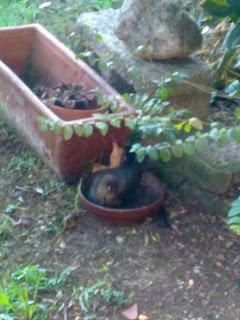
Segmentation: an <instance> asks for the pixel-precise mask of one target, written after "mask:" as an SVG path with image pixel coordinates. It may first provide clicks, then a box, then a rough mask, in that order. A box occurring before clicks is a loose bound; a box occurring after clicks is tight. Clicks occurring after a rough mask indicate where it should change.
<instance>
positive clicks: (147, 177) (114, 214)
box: [80, 172, 165, 225]
mask: <svg viewBox="0 0 240 320" xmlns="http://www.w3.org/2000/svg"><path fill="white" fill-rule="evenodd" d="M88 183H89V180H88V179H86V180H85V181H83V184H82V190H81V192H80V201H81V204H83V206H84V207H85V208H86V209H87V210H88V211H90V212H92V213H93V214H95V215H96V216H98V217H100V218H101V219H102V220H104V221H106V222H108V223H111V224H115V225H131V224H135V223H140V222H143V221H144V220H145V219H146V218H147V217H149V216H152V215H154V214H156V213H158V211H159V209H160V206H161V204H162V202H163V199H164V193H165V188H164V186H163V184H162V183H161V182H160V180H159V179H158V178H157V177H155V176H154V175H152V174H151V173H149V172H145V173H143V176H142V182H141V183H142V184H143V185H144V186H145V187H147V188H151V192H154V194H155V199H156V200H155V201H154V202H152V203H150V204H148V205H145V206H142V207H140V208H134V209H125V208H124V209H115V208H107V207H103V206H100V205H96V204H94V203H93V202H91V201H89V200H88V199H87V198H86V196H85V195H84V190H86V188H87V185H88Z"/></svg>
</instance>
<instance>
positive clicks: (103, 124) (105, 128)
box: [95, 121, 109, 136]
mask: <svg viewBox="0 0 240 320" xmlns="http://www.w3.org/2000/svg"><path fill="white" fill-rule="evenodd" d="M95 126H96V127H97V128H98V129H99V131H100V132H101V133H102V134H103V135H104V136H105V135H106V134H107V133H108V129H109V126H108V124H107V123H106V122H100V121H99V122H96V123H95Z"/></svg>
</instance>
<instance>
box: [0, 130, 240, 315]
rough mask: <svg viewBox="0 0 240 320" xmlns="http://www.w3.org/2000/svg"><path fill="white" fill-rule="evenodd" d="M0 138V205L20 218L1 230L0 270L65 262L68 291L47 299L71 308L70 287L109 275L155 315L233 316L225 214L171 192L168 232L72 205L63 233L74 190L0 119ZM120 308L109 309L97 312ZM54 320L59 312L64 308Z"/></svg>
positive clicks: (233, 273)
mask: <svg viewBox="0 0 240 320" xmlns="http://www.w3.org/2000/svg"><path fill="white" fill-rule="evenodd" d="M0 145H1V157H0V212H4V213H5V212H6V209H7V208H11V207H9V206H10V205H15V209H13V210H12V211H11V213H9V214H10V215H11V217H12V218H13V219H15V220H19V219H22V220H23V221H25V222H26V224H25V225H23V226H12V225H8V231H7V233H5V235H4V236H3V235H1V242H0V252H1V254H0V257H1V266H0V268H1V271H2V272H6V270H11V269H14V268H15V266H16V265H22V266H23V265H26V264H34V263H38V264H40V265H41V266H44V267H46V268H47V269H49V270H52V271H54V272H56V273H58V272H61V271H62V270H64V269H65V268H67V267H69V266H72V268H73V270H74V272H73V278H72V281H71V282H69V283H68V285H67V286H66V288H65V289H66V290H65V291H64V292H63V293H62V295H60V294H59V297H50V298H49V299H50V300H51V301H53V303H54V304H59V303H60V302H61V303H65V305H66V306H68V305H69V302H70V301H71V300H72V293H73V287H75V288H79V287H81V286H84V287H88V286H91V285H92V284H94V283H96V282H97V281H99V280H102V279H106V278H107V279H108V281H111V282H112V283H114V286H115V287H116V288H117V289H118V290H119V291H121V292H123V293H124V294H125V296H127V297H128V298H129V299H130V300H131V302H132V303H134V302H137V303H138V304H139V309H140V312H141V313H145V314H147V315H148V316H149V317H150V319H152V320H159V319H163V320H165V319H173V320H178V319H179V320H182V319H204V320H205V319H221V320H222V319H223V320H225V319H226V320H237V319H239V317H240V298H239V297H240V287H239V285H237V282H236V281H237V279H238V278H240V257H239V245H240V240H239V238H237V237H234V236H233V235H232V234H230V232H229V230H228V229H227V227H226V225H225V223H224V222H223V221H222V219H220V218H218V217H211V216H209V215H206V214H204V213H200V212H186V211H185V210H183V209H182V208H181V205H180V204H179V202H178V200H177V199H176V198H175V197H173V196H171V195H170V197H169V198H168V199H169V200H168V201H169V203H170V205H169V206H170V207H171V217H172V221H173V227H172V229H163V228H162V227H161V225H160V224H159V222H158V221H146V222H145V223H144V224H141V225H136V226H133V227H113V226H111V225H106V224H104V223H102V222H101V221H99V220H98V219H97V218H95V217H94V216H92V215H91V214H90V213H88V212H86V211H84V210H83V209H81V208H79V209H78V210H77V220H76V223H75V224H73V225H72V227H74V228H72V227H70V229H69V230H66V229H64V226H66V224H65V222H66V221H67V219H68V217H69V216H72V215H73V214H74V213H75V207H74V196H75V192H76V187H75V186H66V185H65V184H64V183H63V182H61V181H59V180H58V179H57V177H56V176H55V175H54V174H53V173H52V172H50V171H49V170H48V169H47V168H46V167H45V166H44V165H43V164H42V162H41V161H40V160H39V159H37V158H36V157H34V156H33V155H32V154H31V153H29V151H28V150H27V149H25V147H24V146H23V145H22V143H21V142H20V141H19V140H17V139H16V138H15V136H14V135H13V134H12V132H11V131H9V129H7V128H6V126H5V125H4V124H2V126H1V135H0ZM26 155H27V156H26ZM13 208H14V207H13ZM67 313H68V319H76V315H78V316H79V317H80V318H79V319H84V316H86V315H87V313H86V312H84V311H83V310H82V309H81V307H80V305H79V304H76V305H75V307H74V309H73V308H72V307H69V308H67ZM120 314H121V309H119V308H116V307H114V306H109V307H108V308H107V309H106V310H105V311H99V313H98V314H97V319H111V320H112V319H122V318H121V315H120ZM54 319H63V315H62V311H59V313H57V314H56V315H55V316H54Z"/></svg>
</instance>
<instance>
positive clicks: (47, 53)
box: [0, 24, 133, 181]
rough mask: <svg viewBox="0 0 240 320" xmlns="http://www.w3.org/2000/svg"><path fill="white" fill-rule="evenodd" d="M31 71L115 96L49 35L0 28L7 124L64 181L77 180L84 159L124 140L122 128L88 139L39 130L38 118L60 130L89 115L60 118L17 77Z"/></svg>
mask: <svg viewBox="0 0 240 320" xmlns="http://www.w3.org/2000/svg"><path fill="white" fill-rule="evenodd" d="M29 66H31V70H36V74H37V72H38V73H39V74H40V75H41V82H42V83H44V84H46V85H49V86H54V85H58V84H59V83H62V82H71V83H80V84H83V85H84V86H85V87H86V88H89V89H93V88H96V87H98V88H100V90H101V91H102V93H103V94H107V95H111V96H114V97H116V96H119V95H118V93H117V92H116V91H115V90H114V89H113V88H112V87H110V86H109V85H108V84H107V83H106V82H105V81H104V80H103V79H102V78H101V77H100V76H98V75H97V74H96V73H95V72H94V70H92V69H91V68H90V67H89V66H88V65H87V64H86V63H84V62H83V61H81V60H76V59H75V57H74V54H73V53H72V52H71V51H70V50H69V49H67V48H66V47H65V46H64V45H63V44H62V43H60V42H59V41H58V40H57V39H56V38H55V37H54V36H52V35H51V34H49V33H48V32H47V31H46V30H45V29H44V28H43V27H42V26H40V25H37V24H36V25H28V26H22V27H16V28H15V27H14V28H2V29H0V104H1V107H2V108H3V113H4V114H5V116H6V118H7V120H8V121H9V123H10V124H11V125H12V126H13V127H14V128H15V129H16V131H17V132H18V133H19V134H20V135H21V136H22V137H23V138H24V140H25V141H26V142H27V143H28V144H29V145H30V146H31V147H32V148H33V149H34V150H35V151H36V152H37V153H38V154H39V155H40V156H41V157H42V158H43V159H44V161H45V162H46V163H47V164H48V165H49V166H50V167H51V168H53V169H54V170H55V171H56V172H57V173H58V174H59V175H60V176H61V177H63V178H64V179H65V180H68V181H71V180H75V179H77V178H78V177H79V176H80V174H81V171H82V170H83V169H85V168H86V166H88V165H89V162H96V161H100V159H102V158H104V157H108V156H109V154H110V152H111V148H112V141H113V140H115V141H117V142H118V143H119V145H122V144H124V143H125V142H126V140H127V136H128V130H127V129H126V128H121V129H116V128H111V129H110V130H109V133H108V134H107V135H106V136H102V135H101V134H100V132H99V131H98V130H95V131H94V134H93V135H92V136H91V137H90V138H84V137H80V138H79V137H77V136H76V135H73V137H72V138H71V139H70V140H67V141H66V140H64V138H63V136H62V135H56V134H53V133H51V132H48V133H41V132H40V130H39V120H38V119H39V116H44V117H46V118H48V119H52V120H58V121H59V122H60V125H61V127H62V128H64V127H65V126H66V125H68V124H81V123H84V122H88V121H90V120H92V118H87V119H79V120H74V121H63V120H62V119H60V118H59V117H58V116H57V115H55V114H54V113H53V112H52V111H51V110H49V109H48V107H47V106H45V105H44V104H43V103H42V102H41V101H40V100H39V99H38V98H37V97H36V96H35V95H34V94H33V92H32V91H31V90H30V88H29V87H28V86H27V85H26V84H25V83H24V82H23V81H22V80H21V79H23V77H25V78H26V71H27V70H29ZM132 113H133V109H132V108H131V107H130V106H127V107H126V108H125V109H123V111H122V112H121V113H120V114H121V115H123V116H127V115H130V114H132Z"/></svg>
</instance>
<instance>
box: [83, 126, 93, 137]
mask: <svg viewBox="0 0 240 320" xmlns="http://www.w3.org/2000/svg"><path fill="white" fill-rule="evenodd" d="M83 134H84V136H85V137H86V138H88V137H90V136H91V135H92V134H93V126H92V125H91V124H90V123H85V124H84V126H83Z"/></svg>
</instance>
